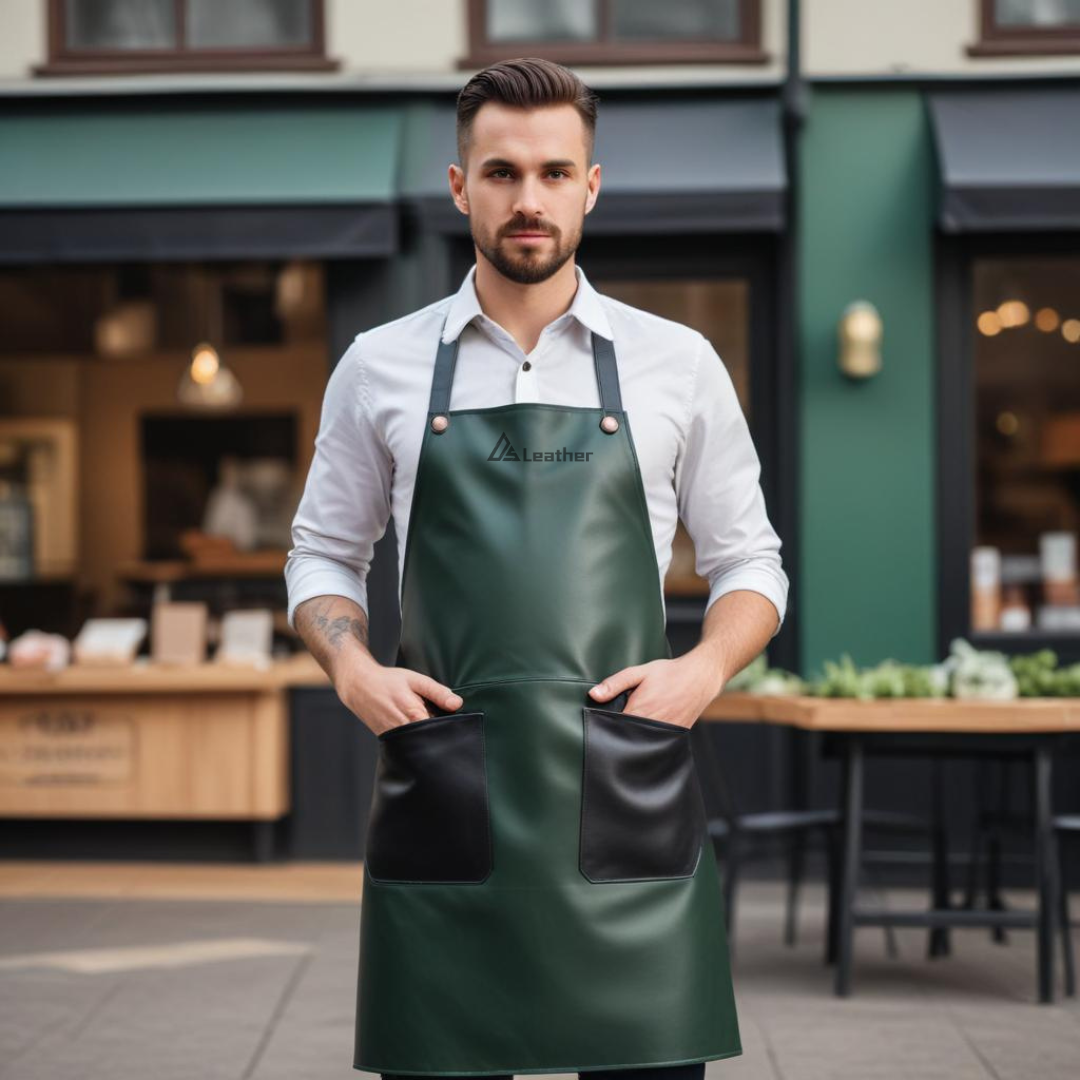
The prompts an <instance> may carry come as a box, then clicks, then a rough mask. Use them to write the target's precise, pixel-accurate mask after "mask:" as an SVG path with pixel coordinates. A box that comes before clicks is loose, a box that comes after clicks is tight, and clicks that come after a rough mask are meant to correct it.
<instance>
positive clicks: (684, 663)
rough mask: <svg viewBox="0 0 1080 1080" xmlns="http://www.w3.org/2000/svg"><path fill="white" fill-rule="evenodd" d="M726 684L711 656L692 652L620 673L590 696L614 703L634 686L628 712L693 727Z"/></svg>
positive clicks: (652, 661)
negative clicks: (612, 700)
mask: <svg viewBox="0 0 1080 1080" xmlns="http://www.w3.org/2000/svg"><path fill="white" fill-rule="evenodd" d="M723 681H724V680H723V677H722V674H721V672H720V670H719V669H718V668H717V667H716V665H715V663H713V662H712V661H711V659H710V658H709V656H708V655H707V654H706V653H703V652H695V651H693V650H692V651H691V652H688V653H686V654H685V655H684V656H679V657H676V658H675V659H674V660H650V661H649V663H647V664H635V665H633V666H632V667H627V668H623V669H622V670H621V671H616V672H615V674H614V675H610V676H608V677H607V678H606V679H605V680H604V681H603V682H602V683H600V684H599V685H598V686H594V687H592V688H591V689H590V690H589V695H590V696H591V697H592V699H593V700H594V701H597V702H603V701H610V700H611V698H613V697H616V696H617V695H618V694H621V693H622V692H623V691H624V690H629V689H630V688H631V687H632V686H633V687H636V688H637V689H636V690H634V692H633V693H632V694H631V695H630V697H629V698H627V701H626V708H625V710H624V711H625V712H628V713H634V714H636V715H637V716H649V717H652V718H653V719H654V720H666V721H667V722H668V723H669V724H679V725H681V726H682V727H692V726H693V725H694V722H695V721H696V720H697V718H698V717H699V716H700V715H701V714H702V713H703V712H704V711H705V706H706V705H708V704H709V702H710V701H712V699H713V698H714V697H716V695H717V694H718V693H720V690H721V689H722V687H723Z"/></svg>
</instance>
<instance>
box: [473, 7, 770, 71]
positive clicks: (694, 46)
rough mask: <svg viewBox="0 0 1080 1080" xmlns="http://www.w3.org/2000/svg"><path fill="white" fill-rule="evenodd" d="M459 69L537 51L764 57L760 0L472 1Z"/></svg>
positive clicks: (595, 57) (583, 58)
mask: <svg viewBox="0 0 1080 1080" xmlns="http://www.w3.org/2000/svg"><path fill="white" fill-rule="evenodd" d="M469 25H470V34H469V37H470V48H471V52H470V55H469V56H468V57H466V58H465V59H464V60H463V61H462V62H461V64H460V66H461V67H470V68H471V67H483V66H484V65H486V64H490V63H493V62H495V61H496V60H502V59H506V58H507V57H512V56H519V55H521V53H522V50H523V49H524V48H526V47H527V50H528V53H529V55H531V56H540V57H545V58H547V59H551V60H556V61H559V62H561V63H568V64H569V63H585V64H627V63H629V64H633V63H670V62H683V61H687V62H694V61H709V62H715V61H729V62H733V63H740V62H741V63H762V62H764V61H766V60H767V59H768V56H767V55H766V54H765V53H764V52H762V50H761V10H760V0H667V2H666V3H664V4H656V3H654V2H653V0H550V2H549V3H545V4H537V3H535V2H534V0H469Z"/></svg>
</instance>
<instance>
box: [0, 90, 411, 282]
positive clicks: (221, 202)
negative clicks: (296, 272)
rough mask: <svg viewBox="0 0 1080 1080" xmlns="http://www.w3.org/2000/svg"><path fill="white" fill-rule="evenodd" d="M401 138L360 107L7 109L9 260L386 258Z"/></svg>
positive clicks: (395, 114) (2, 244)
mask: <svg viewBox="0 0 1080 1080" xmlns="http://www.w3.org/2000/svg"><path fill="white" fill-rule="evenodd" d="M401 131H402V119H401V113H400V109H399V108H396V107H393V106H387V105H359V104H356V103H355V102H353V101H331V102H321V103H314V104H309V103H306V102H296V103H284V104H268V103H267V102H266V101H265V100H252V101H249V102H236V101H235V99H234V100H229V101H227V102H223V101H222V100H221V99H213V100H205V101H201V102H195V103H193V102H191V101H190V100H189V101H185V102H182V103H178V104H172V103H163V102H162V101H161V100H160V99H155V100H153V101H146V100H144V101H135V102H132V101H127V102H125V103H123V104H120V105H114V106H111V107H109V108H108V109H107V110H101V109H100V105H96V106H95V107H91V106H89V105H85V104H81V103H78V102H69V101H65V102H63V103H62V104H61V103H56V102H46V103H42V102H34V103H33V104H27V103H20V104H19V105H17V106H11V105H5V107H4V108H3V109H2V110H0V236H2V237H3V239H0V258H4V259H5V260H6V261H22V260H24V259H31V258H32V259H41V258H42V257H48V256H50V255H51V256H52V257H55V258H59V259H67V260H70V259H73V258H144V257H145V258H178V257H188V256H189V255H193V254H194V253H196V252H198V251H199V250H204V252H205V255H204V257H214V256H217V257H255V256H271V255H281V256H295V255H300V254H303V255H308V256H311V257H328V258H333V257H355V256H358V255H385V254H389V253H391V252H392V251H393V250H394V249H395V246H396V224H395V221H396V212H395V200H396V190H395V188H396V176H397V162H398V157H399V154H400V143H401ZM192 230H194V232H193V231H192ZM42 248H45V249H46V250H42Z"/></svg>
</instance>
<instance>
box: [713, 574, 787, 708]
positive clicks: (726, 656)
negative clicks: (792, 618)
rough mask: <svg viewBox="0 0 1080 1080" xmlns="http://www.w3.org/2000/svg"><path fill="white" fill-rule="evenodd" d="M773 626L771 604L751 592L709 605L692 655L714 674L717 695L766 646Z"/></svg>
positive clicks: (732, 594) (730, 595)
mask: <svg viewBox="0 0 1080 1080" xmlns="http://www.w3.org/2000/svg"><path fill="white" fill-rule="evenodd" d="M776 625H777V614H776V608H775V607H774V606H773V603H772V601H770V600H769V599H768V598H767V597H765V596H763V595H762V594H761V593H758V592H753V591H752V590H750V589H735V590H733V591H732V592H729V593H724V595H723V596H721V597H718V598H717V599H716V601H715V602H714V603H713V604H711V605H710V607H709V610H708V611H707V612H706V613H705V620H704V622H703V623H702V626H701V641H700V642H698V644H697V645H696V646H695V647H694V649H693V652H695V653H697V654H700V655H701V656H702V657H703V659H707V660H708V662H709V664H710V665H712V666H713V668H714V670H715V671H716V677H717V682H718V685H717V690H716V692H717V693H719V692H720V691H721V690H722V689H723V686H724V684H725V683H726V682H727V681H728V679H730V678H731V677H732V676H733V675H736V674H737V673H738V672H740V671H742V669H743V668H744V667H746V665H747V664H749V663H750V661H751V660H753V659H754V658H755V657H756V656H757V655H758V654H759V653H760V652H761V651H762V649H764V648H765V646H766V645H768V643H769V641H770V639H771V638H772V635H773V632H774V631H775V630H776Z"/></svg>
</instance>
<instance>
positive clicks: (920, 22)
mask: <svg viewBox="0 0 1080 1080" xmlns="http://www.w3.org/2000/svg"><path fill="white" fill-rule="evenodd" d="M979 6H980V5H979V0H802V11H803V29H802V35H803V38H802V45H803V71H804V73H805V74H806V75H808V76H811V77H812V76H815V75H898V74H926V73H933V74H936V75H945V74H949V75H966V76H976V75H980V76H981V75H1006V74H1008V75H1012V74H1024V73H1036V74H1046V73H1049V72H1058V71H1060V72H1070V73H1072V74H1075V73H1076V72H1078V71H1080V56H1045V57H1026V56H1017V57H984V56H968V54H967V46H968V45H972V44H974V43H975V42H977V41H978V40H979Z"/></svg>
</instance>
